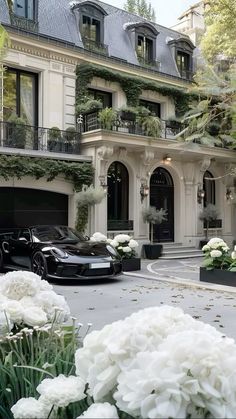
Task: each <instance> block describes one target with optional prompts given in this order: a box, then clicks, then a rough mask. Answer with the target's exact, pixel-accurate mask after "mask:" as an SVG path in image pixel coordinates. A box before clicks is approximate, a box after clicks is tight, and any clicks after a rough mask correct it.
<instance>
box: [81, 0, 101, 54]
mask: <svg viewBox="0 0 236 419" xmlns="http://www.w3.org/2000/svg"><path fill="white" fill-rule="evenodd" d="M86 3H87V4H86ZM78 10H79V20H78V24H79V29H80V34H81V38H82V41H83V42H84V43H86V41H88V43H89V42H92V43H95V45H97V46H98V47H100V46H101V45H103V44H104V18H105V16H106V15H107V13H106V12H105V10H103V9H102V7H100V6H98V5H97V4H95V3H94V4H92V2H90V1H89V2H85V3H84V4H78ZM84 18H86V19H88V20H90V25H91V26H92V22H93V20H95V21H97V22H98V23H99V33H98V31H97V33H96V40H95V41H94V40H93V39H92V38H91V37H87V36H86V35H84V34H83V20H84Z"/></svg>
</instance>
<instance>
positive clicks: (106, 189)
mask: <svg viewBox="0 0 236 419" xmlns="http://www.w3.org/2000/svg"><path fill="white" fill-rule="evenodd" d="M100 185H101V187H102V188H103V189H104V192H107V191H108V186H107V184H106V181H105V180H103V179H102V180H100Z"/></svg>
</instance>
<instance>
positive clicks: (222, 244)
mask: <svg viewBox="0 0 236 419" xmlns="http://www.w3.org/2000/svg"><path fill="white" fill-rule="evenodd" d="M225 247H227V244H226V243H225V242H219V243H213V244H212V245H211V249H223V248H225Z"/></svg>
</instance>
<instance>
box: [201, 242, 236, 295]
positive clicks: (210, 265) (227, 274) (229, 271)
mask: <svg viewBox="0 0 236 419" xmlns="http://www.w3.org/2000/svg"><path fill="white" fill-rule="evenodd" d="M202 251H203V252H204V261H203V266H202V267H201V268H200V281H203V282H210V283H214V284H221V285H228V286H231V287H235V286H236V246H235V247H234V250H233V252H231V254H230V252H229V251H230V249H229V247H228V246H227V244H226V243H225V242H224V240H222V239H220V238H218V237H214V238H212V239H211V240H209V241H208V242H207V244H205V245H204V246H203V248H202Z"/></svg>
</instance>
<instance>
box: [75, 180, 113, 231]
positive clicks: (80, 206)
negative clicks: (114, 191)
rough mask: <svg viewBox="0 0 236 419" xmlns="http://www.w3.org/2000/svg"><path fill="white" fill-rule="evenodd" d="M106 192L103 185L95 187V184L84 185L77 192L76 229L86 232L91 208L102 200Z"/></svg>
mask: <svg viewBox="0 0 236 419" xmlns="http://www.w3.org/2000/svg"><path fill="white" fill-rule="evenodd" d="M106 194H107V191H106V190H104V189H103V188H102V187H99V188H94V186H93V185H90V186H87V185H83V186H82V190H81V191H80V192H79V193H78V194H77V198H78V200H77V218H76V230H78V231H81V232H82V233H84V231H85V229H86V227H87V224H88V216H89V208H90V207H92V206H93V205H96V204H99V203H100V202H102V200H103V198H105V196H106Z"/></svg>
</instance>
